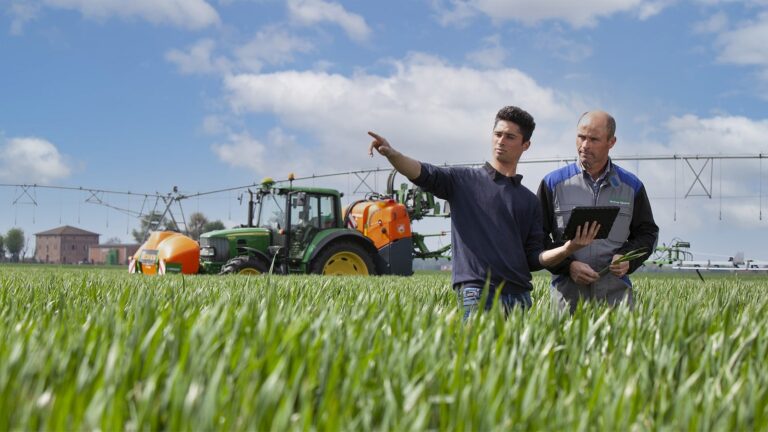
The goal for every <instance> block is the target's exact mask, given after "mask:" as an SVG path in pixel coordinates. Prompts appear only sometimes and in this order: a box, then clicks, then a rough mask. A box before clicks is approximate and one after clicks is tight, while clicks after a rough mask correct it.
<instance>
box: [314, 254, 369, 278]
mask: <svg viewBox="0 0 768 432" xmlns="http://www.w3.org/2000/svg"><path fill="white" fill-rule="evenodd" d="M323 274H324V275H360V276H367V275H368V267H367V266H366V265H365V261H363V259H362V258H360V256H359V255H358V254H356V253H354V252H339V253H336V254H334V255H333V256H332V257H331V258H330V259H329V260H328V261H326V263H325V265H324V266H323Z"/></svg>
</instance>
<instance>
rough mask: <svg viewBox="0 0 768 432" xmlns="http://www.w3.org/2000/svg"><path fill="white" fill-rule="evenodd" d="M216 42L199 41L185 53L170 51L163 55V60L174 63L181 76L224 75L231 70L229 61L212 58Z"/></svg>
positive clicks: (175, 50) (208, 40)
mask: <svg viewBox="0 0 768 432" xmlns="http://www.w3.org/2000/svg"><path fill="white" fill-rule="evenodd" d="M215 49H216V42H214V41H213V40H211V39H201V40H199V41H197V42H195V43H194V44H193V45H191V46H190V47H189V48H188V49H187V50H186V51H182V50H177V49H174V50H171V51H168V52H167V53H166V54H165V59H166V60H168V61H169V62H171V63H174V64H175V65H176V66H177V67H178V68H179V71H180V72H181V73H183V74H211V73H226V72H228V71H229V70H230V69H231V63H230V61H229V60H227V59H225V58H223V57H216V58H214V56H213V52H214V50H215Z"/></svg>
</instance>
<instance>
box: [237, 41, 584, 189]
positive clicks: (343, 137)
mask: <svg viewBox="0 0 768 432" xmlns="http://www.w3.org/2000/svg"><path fill="white" fill-rule="evenodd" d="M225 88H226V92H227V97H228V100H229V103H230V105H231V107H232V109H233V111H234V112H235V113H239V114H242V115H245V114H248V113H267V114H270V115H274V116H275V117H276V118H277V119H278V122H279V123H280V125H281V127H283V128H285V129H288V130H290V131H291V132H292V133H295V134H297V135H298V136H299V137H300V139H297V143H298V145H299V147H297V148H296V149H294V150H297V153H296V154H312V155H313V160H314V166H315V167H323V169H322V171H323V172H337V171H340V170H350V169H357V168H361V167H363V165H368V166H370V165H371V164H380V165H384V166H386V161H385V160H381V159H379V158H376V159H373V160H371V159H370V158H368V156H367V148H368V144H369V143H370V140H369V137H368V136H367V134H366V132H367V131H368V130H374V131H377V132H379V133H381V134H382V135H384V136H386V137H387V138H388V139H390V141H391V142H392V143H393V145H394V146H396V147H399V148H400V149H402V150H403V151H404V152H406V153H407V154H409V155H410V156H413V157H416V158H419V159H422V160H426V161H431V162H435V163H442V162H452V163H458V162H479V161H482V160H485V159H487V158H488V155H489V151H490V142H491V141H490V131H491V128H492V123H493V118H494V116H495V115H496V111H497V110H498V109H499V108H501V107H502V106H504V105H518V106H521V107H523V108H525V109H526V110H528V111H530V112H531V113H532V114H533V116H534V117H535V118H536V121H537V122H538V123H539V125H541V127H540V128H539V129H537V130H536V131H535V133H534V137H533V140H534V146H532V150H530V151H529V154H530V155H536V154H541V155H547V154H552V149H551V147H550V148H548V147H547V146H548V145H550V144H551V143H553V142H558V141H559V140H560V139H561V136H562V135H563V134H564V133H565V132H564V131H567V132H568V133H569V136H570V133H572V129H573V122H574V118H575V116H576V114H575V113H577V112H579V109H578V108H573V107H571V106H569V104H568V102H567V101H563V100H561V98H560V97H559V96H558V95H557V94H556V93H555V92H554V91H552V90H551V89H547V88H544V87H542V86H540V85H538V84H537V83H536V82H535V81H534V80H533V79H532V78H530V77H529V76H527V75H525V74H524V73H522V72H520V71H518V70H516V69H496V70H477V69H471V68H458V67H453V66H450V65H447V64H445V63H443V62H442V61H440V60H439V59H435V58H432V57H428V56H422V55H413V56H411V57H410V58H408V59H406V60H404V61H400V62H395V63H394V71H393V73H392V74H390V75H388V76H378V75H369V74H365V73H358V74H355V75H353V76H351V77H347V76H342V75H337V74H329V73H324V72H317V71H305V72H297V71H285V72H278V73H268V74H241V75H233V76H229V77H226V78H225ZM579 108H581V107H579ZM537 142H540V143H541V144H540V145H537V144H535V143H537ZM293 163H294V162H293V161H292V160H290V159H286V164H288V165H286V166H285V167H280V169H282V170H284V171H287V170H290V169H293V166H294V165H293ZM270 168H275V169H277V168H278V166H276V165H271V166H270ZM315 169H317V168H315ZM265 175H266V173H265Z"/></svg>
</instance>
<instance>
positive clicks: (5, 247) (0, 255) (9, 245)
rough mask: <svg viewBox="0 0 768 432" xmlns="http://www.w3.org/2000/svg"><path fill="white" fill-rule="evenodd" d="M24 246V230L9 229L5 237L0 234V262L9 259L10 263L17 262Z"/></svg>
mask: <svg viewBox="0 0 768 432" xmlns="http://www.w3.org/2000/svg"><path fill="white" fill-rule="evenodd" d="M24 245H25V239H24V230H22V229H21V228H11V229H9V230H8V232H6V233H5V236H3V235H1V234H0V261H5V259H6V258H9V259H10V261H11V262H19V257H20V256H21V255H22V251H23V250H24Z"/></svg>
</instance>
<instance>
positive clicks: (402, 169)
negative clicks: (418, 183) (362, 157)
mask: <svg viewBox="0 0 768 432" xmlns="http://www.w3.org/2000/svg"><path fill="white" fill-rule="evenodd" d="M368 135H370V136H372V137H373V141H371V146H370V147H369V148H368V154H369V155H371V157H373V150H374V149H376V151H377V152H379V154H380V155H382V156H384V157H386V158H387V160H389V163H391V164H392V166H393V167H394V168H395V169H396V170H397V171H398V172H399V173H400V174H402V175H404V176H406V177H408V180H415V179H416V178H418V177H419V174H421V162H419V161H417V160H415V159H411V158H409V157H408V156H406V155H404V154H402V153H400V152H399V151H397V150H395V149H394V148H392V146H391V145H390V144H389V141H387V139H386V138H384V137H383V136H380V135H378V134H375V133H373V132H368Z"/></svg>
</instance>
